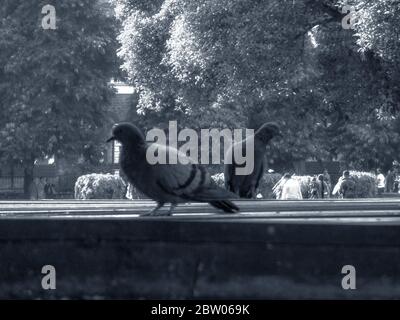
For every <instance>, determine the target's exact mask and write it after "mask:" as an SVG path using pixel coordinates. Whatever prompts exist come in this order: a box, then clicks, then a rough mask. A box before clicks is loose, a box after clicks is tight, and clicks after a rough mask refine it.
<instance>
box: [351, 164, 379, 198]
mask: <svg viewBox="0 0 400 320" xmlns="http://www.w3.org/2000/svg"><path fill="white" fill-rule="evenodd" d="M350 176H352V177H353V178H354V181H355V183H356V190H355V197H356V198H373V197H375V196H376V175H375V174H372V173H369V172H361V171H350Z"/></svg>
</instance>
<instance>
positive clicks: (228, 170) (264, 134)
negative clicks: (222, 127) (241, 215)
mask: <svg viewBox="0 0 400 320" xmlns="http://www.w3.org/2000/svg"><path fill="white" fill-rule="evenodd" d="M275 136H282V134H281V132H280V128H279V126H278V125H277V124H276V123H274V122H267V123H264V124H263V125H262V126H261V127H260V128H259V129H258V130H257V131H256V132H255V133H254V135H253V136H250V137H248V138H246V139H244V140H242V141H241V142H238V143H235V144H234V145H233V146H232V147H230V148H229V149H228V151H227V153H226V155H225V159H232V163H231V164H225V168H224V177H225V188H226V189H228V190H229V191H231V192H234V193H236V194H238V195H239V196H240V197H241V198H249V199H251V198H253V199H255V198H256V190H257V188H258V184H259V182H260V179H261V177H262V175H263V172H264V156H265V152H266V146H267V144H268V142H269V141H270V140H271V139H272V138H273V137H275ZM246 143H254V154H253V155H251V156H249V155H246V156H247V159H249V158H250V159H251V160H252V161H254V170H253V172H252V173H250V174H248V175H237V174H236V168H238V167H243V165H239V164H237V162H235V149H237V148H239V149H238V150H236V154H245V153H246ZM239 150H240V153H237V151H239Z"/></svg>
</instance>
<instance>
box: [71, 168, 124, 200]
mask: <svg viewBox="0 0 400 320" xmlns="http://www.w3.org/2000/svg"><path fill="white" fill-rule="evenodd" d="M126 188H127V186H126V184H125V182H124V180H122V178H121V177H120V176H118V175H112V174H97V173H92V174H87V175H84V176H80V177H79V178H78V179H77V180H76V183H75V199H80V200H86V199H124V198H125V194H126Z"/></svg>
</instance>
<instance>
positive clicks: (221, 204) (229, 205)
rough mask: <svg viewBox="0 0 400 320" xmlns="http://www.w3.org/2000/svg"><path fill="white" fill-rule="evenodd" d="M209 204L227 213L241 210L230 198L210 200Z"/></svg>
mask: <svg viewBox="0 0 400 320" xmlns="http://www.w3.org/2000/svg"><path fill="white" fill-rule="evenodd" d="M209 204H210V205H212V206H213V207H214V208H217V209H221V210H223V211H225V212H227V213H237V212H239V211H240V209H239V207H238V206H237V205H235V204H234V203H233V202H231V201H229V200H215V201H210V202H209Z"/></svg>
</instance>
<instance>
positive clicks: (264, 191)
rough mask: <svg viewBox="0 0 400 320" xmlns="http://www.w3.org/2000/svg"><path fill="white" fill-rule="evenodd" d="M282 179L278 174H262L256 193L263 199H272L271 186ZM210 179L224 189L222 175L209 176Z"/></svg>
mask: <svg viewBox="0 0 400 320" xmlns="http://www.w3.org/2000/svg"><path fill="white" fill-rule="evenodd" d="M281 177H282V175H281V174H279V173H271V174H270V173H268V174H264V175H263V177H262V178H261V180H260V185H259V186H258V189H257V193H261V195H262V196H263V198H264V199H273V198H274V195H273V193H272V188H273V186H274V185H275V184H276V183H277V182H278V181H279V180H280V178H281ZM211 178H212V179H213V180H214V181H215V183H216V184H217V185H218V186H220V187H222V188H224V187H225V184H224V181H225V178H224V174H223V173H217V174H214V175H212V176H211Z"/></svg>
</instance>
